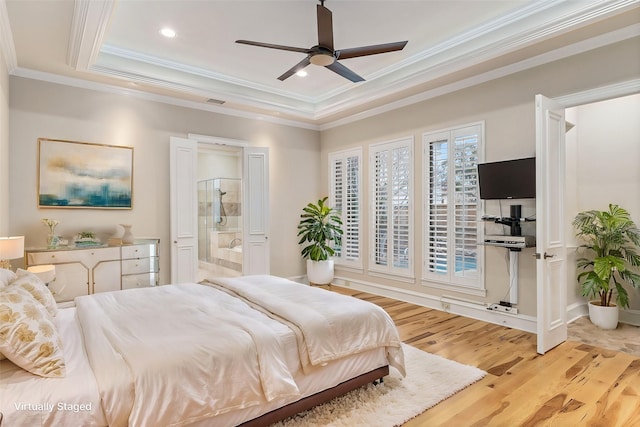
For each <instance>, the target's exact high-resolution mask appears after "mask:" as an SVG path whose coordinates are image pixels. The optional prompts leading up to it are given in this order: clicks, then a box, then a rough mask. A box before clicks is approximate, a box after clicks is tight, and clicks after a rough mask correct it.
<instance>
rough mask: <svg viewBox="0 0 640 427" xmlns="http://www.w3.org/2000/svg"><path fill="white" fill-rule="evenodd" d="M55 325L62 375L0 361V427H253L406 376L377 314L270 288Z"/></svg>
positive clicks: (190, 288) (296, 288)
mask: <svg viewBox="0 0 640 427" xmlns="http://www.w3.org/2000/svg"><path fill="white" fill-rule="evenodd" d="M54 321H55V325H56V327H57V331H58V333H59V336H60V340H61V342H62V345H63V350H64V362H65V370H66V375H65V376H64V377H61V378H45V377H42V376H38V375H34V374H31V373H29V372H27V371H25V370H23V369H21V368H19V367H18V366H16V365H15V364H13V363H12V362H11V361H9V360H2V361H0V408H2V409H1V410H2V413H3V419H2V421H1V423H2V426H3V427H4V426H13V425H20V426H32V425H33V426H41V425H43V426H58V425H83V426H107V425H108V426H127V425H129V426H147V425H166V426H170V425H171V426H183V425H188V426H236V425H244V426H253V425H261V426H263V425H269V424H271V423H273V422H275V421H278V420H280V419H283V418H286V417H287V416H290V415H293V414H295V413H297V412H300V411H302V410H305V409H308V408H309V407H311V406H313V405H316V404H318V403H321V402H322V401H326V400H328V399H330V398H332V397H335V396H336V395H339V394H343V393H345V392H347V391H349V390H351V389H353V388H356V387H359V386H361V385H364V384H366V383H368V382H371V381H374V380H376V379H379V378H381V377H383V376H384V375H386V374H388V372H389V366H391V367H393V368H394V369H397V370H399V371H400V372H401V373H402V374H403V375H404V356H403V354H402V348H401V346H400V339H399V337H398V333H397V330H396V328H395V325H394V324H393V321H392V320H391V318H390V317H389V316H388V315H387V314H386V313H385V312H384V310H382V309H381V308H379V307H377V306H375V305H374V304H370V303H367V302H365V301H361V300H358V299H355V298H351V297H347V296H343V295H339V294H337V293H334V292H329V291H326V290H323V289H318V288H312V287H309V286H305V285H301V284H299V283H295V282H292V281H289V280H286V279H283V278H279V277H275V276H243V277H238V278H232V279H210V280H208V281H206V282H203V283H183V284H175V285H166V286H159V287H156V288H142V289H131V290H126V291H117V292H106V293H101V294H95V295H89V296H82V297H78V298H76V299H75V306H74V307H69V308H64V309H58V310H57V314H56V316H55V318H54Z"/></svg>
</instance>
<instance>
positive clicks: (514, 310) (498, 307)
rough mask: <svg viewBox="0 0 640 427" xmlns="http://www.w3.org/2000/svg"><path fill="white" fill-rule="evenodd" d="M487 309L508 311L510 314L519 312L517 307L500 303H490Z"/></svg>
mask: <svg viewBox="0 0 640 427" xmlns="http://www.w3.org/2000/svg"><path fill="white" fill-rule="evenodd" d="M487 310H491V311H499V312H501V313H508V314H518V309H517V308H515V307H507V306H504V305H500V304H489V306H488V307H487Z"/></svg>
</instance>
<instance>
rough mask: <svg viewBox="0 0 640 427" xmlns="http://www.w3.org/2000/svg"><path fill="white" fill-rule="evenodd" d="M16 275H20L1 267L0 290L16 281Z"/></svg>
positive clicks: (0, 358) (0, 354) (1, 355)
mask: <svg viewBox="0 0 640 427" xmlns="http://www.w3.org/2000/svg"><path fill="white" fill-rule="evenodd" d="M16 277H18V276H16V273H14V272H13V271H11V270H9V269H6V268H0V291H1V290H3V289H4V288H6V287H7V286H9V283H10V282H12V281H14V280H15V278H16ZM4 359H5V357H4V354H2V353H0V360H4Z"/></svg>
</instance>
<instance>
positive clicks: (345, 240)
mask: <svg viewBox="0 0 640 427" xmlns="http://www.w3.org/2000/svg"><path fill="white" fill-rule="evenodd" d="M361 163H362V149H360V148H358V149H354V150H349V151H341V152H337V153H330V154H329V179H330V180H331V183H330V186H329V188H330V190H329V202H330V205H331V206H332V207H334V208H335V209H337V210H338V211H340V214H341V217H342V230H343V235H342V246H341V247H335V248H334V249H335V250H336V255H335V256H334V258H333V259H334V260H335V262H336V263H338V264H341V265H345V266H351V267H356V268H359V267H362V259H361V257H360V252H361V249H360V246H361V241H362V239H361V236H360V193H361V192H362V190H361V181H362V172H361Z"/></svg>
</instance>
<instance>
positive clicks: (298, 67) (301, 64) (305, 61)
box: [278, 56, 311, 81]
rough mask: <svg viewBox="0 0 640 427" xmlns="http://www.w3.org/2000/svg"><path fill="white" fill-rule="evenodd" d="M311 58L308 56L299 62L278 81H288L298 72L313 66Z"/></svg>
mask: <svg viewBox="0 0 640 427" xmlns="http://www.w3.org/2000/svg"><path fill="white" fill-rule="evenodd" d="M310 58H311V56H307V57H306V58H304V59H303V60H302V61H300V62H298V63H297V64H296V65H294V66H293V67H291V68H290V69H289V70H288V71H287V72H286V73H284V74H283V75H281V76H280V77H278V80H281V81H285V80H286V79H288V78H289V77H291V76H293V75H294V74H295V73H297V72H298V71H300V70H302V69H303V68H304V67H306V66H307V65H309V64H311V61H310V60H309V59H310Z"/></svg>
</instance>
